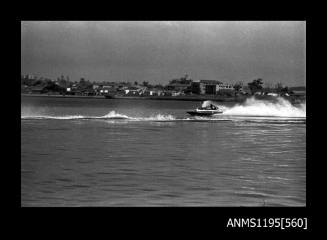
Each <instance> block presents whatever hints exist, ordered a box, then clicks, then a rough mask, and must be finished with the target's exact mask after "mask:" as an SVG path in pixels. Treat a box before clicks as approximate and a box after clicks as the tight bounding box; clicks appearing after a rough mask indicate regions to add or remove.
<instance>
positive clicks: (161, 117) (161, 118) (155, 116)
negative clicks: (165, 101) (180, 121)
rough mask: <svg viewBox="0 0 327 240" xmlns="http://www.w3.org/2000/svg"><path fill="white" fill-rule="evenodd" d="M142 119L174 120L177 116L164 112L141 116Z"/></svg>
mask: <svg viewBox="0 0 327 240" xmlns="http://www.w3.org/2000/svg"><path fill="white" fill-rule="evenodd" d="M140 120H148V121H173V120H176V118H175V117H174V116H173V115H170V114H168V115H164V114H160V113H159V114H157V115H154V116H151V117H148V118H140Z"/></svg>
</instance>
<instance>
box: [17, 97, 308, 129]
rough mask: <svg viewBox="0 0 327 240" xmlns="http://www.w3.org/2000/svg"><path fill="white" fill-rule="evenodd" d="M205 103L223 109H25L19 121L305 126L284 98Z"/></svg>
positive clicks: (300, 109)
mask: <svg viewBox="0 0 327 240" xmlns="http://www.w3.org/2000/svg"><path fill="white" fill-rule="evenodd" d="M208 104H214V105H217V106H219V108H220V109H222V110H223V113H222V114H217V115H213V116H208V117H206V116H203V117H202V116H188V115H187V113H186V112H183V111H181V114H180V115H179V116H174V115H171V114H153V115H150V116H142V117H135V116H129V115H126V114H122V113H118V112H116V111H110V112H109V113H107V114H105V115H103V116H85V115H63V116H52V115H47V114H44V113H43V112H39V113H38V114H35V112H34V111H31V110H30V109H27V110H25V111H22V113H21V119H23V120H51V119H52V120H111V122H119V121H156V122H180V121H188V122H220V121H237V122H239V121H243V122H244V121H245V122H265V123H305V122H306V104H305V103H303V104H300V105H298V106H294V105H292V104H291V103H290V102H288V101H287V100H285V99H282V98H277V99H276V101H275V102H271V101H264V100H257V99H254V98H250V99H248V100H247V101H245V102H244V103H243V104H237V105H235V106H233V107H227V106H221V105H219V104H217V103H215V102H212V101H205V102H204V103H203V104H202V106H203V107H205V106H206V105H208Z"/></svg>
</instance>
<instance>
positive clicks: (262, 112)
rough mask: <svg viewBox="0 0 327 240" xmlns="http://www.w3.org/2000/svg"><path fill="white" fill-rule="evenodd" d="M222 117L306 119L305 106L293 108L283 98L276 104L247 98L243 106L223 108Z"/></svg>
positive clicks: (278, 99)
mask: <svg viewBox="0 0 327 240" xmlns="http://www.w3.org/2000/svg"><path fill="white" fill-rule="evenodd" d="M223 114H224V115H237V116H272V117H301V118H305V117H306V104H305V103H303V104H301V105H299V107H295V106H294V105H292V104H291V103H290V102H289V101H287V100H285V99H283V98H277V101H276V102H269V101H265V100H257V99H255V98H249V99H247V100H246V101H245V103H243V104H238V105H236V106H234V107H231V108H228V107H225V109H224V113H223Z"/></svg>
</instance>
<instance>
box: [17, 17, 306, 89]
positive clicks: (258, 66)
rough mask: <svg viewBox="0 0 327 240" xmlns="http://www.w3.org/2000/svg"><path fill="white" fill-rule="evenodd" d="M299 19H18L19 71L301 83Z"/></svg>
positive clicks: (302, 62)
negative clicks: (71, 20) (19, 37)
mask: <svg viewBox="0 0 327 240" xmlns="http://www.w3.org/2000/svg"><path fill="white" fill-rule="evenodd" d="M305 40H306V29H305V22H290V21H288V22H243V21H241V22H231V21H230V22H220V21H219V22H212V21H209V22H200V21H197V22H188V21H186V22H180V21H177V22H167V21H156V22H153V21H148V22H143V21H132V22H131V21H126V22H119V21H110V22H53V21H51V22H34V21H27V22H22V23H21V71H22V74H34V75H37V76H43V77H49V78H52V79H55V78H57V77H59V76H61V75H64V76H67V75H68V76H69V77H70V79H71V80H73V81H75V80H77V81H79V79H80V78H81V77H84V78H86V79H89V80H90V81H131V82H134V81H138V82H142V81H149V82H150V83H162V84H166V83H168V81H169V80H171V79H173V78H178V77H181V76H183V75H184V74H186V73H187V74H188V75H189V76H190V77H191V78H192V79H216V80H220V81H223V82H226V83H235V82H238V81H243V82H244V83H247V82H249V81H251V80H253V79H255V78H262V79H263V81H264V82H265V83H272V84H274V83H277V82H282V83H284V84H285V85H288V86H299V85H301V86H303V85H306V84H305V81H306V79H305V64H306V62H305V44H306V43H305Z"/></svg>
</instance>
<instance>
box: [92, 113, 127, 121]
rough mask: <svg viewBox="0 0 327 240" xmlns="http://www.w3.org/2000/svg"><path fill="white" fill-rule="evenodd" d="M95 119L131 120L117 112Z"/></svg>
mask: <svg viewBox="0 0 327 240" xmlns="http://www.w3.org/2000/svg"><path fill="white" fill-rule="evenodd" d="M90 118H92V117H90ZM93 118H112V119H115V118H116V119H129V118H130V117H129V116H127V115H123V114H119V113H116V111H111V112H109V113H107V114H106V115H104V116H101V117H93Z"/></svg>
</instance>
